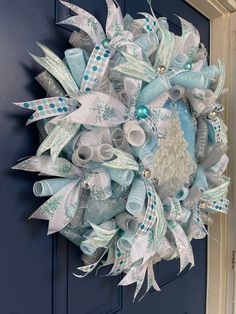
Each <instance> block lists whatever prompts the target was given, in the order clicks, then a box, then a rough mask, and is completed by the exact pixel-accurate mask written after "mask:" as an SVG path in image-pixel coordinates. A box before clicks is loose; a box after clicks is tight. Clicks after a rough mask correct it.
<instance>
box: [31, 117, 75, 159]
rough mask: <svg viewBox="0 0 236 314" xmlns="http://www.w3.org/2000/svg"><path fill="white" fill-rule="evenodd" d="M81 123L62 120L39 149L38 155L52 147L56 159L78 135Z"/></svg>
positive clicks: (53, 156) (53, 157)
mask: <svg viewBox="0 0 236 314" xmlns="http://www.w3.org/2000/svg"><path fill="white" fill-rule="evenodd" d="M79 128H80V125H78V124H75V123H70V122H68V121H66V120H62V121H60V122H59V123H58V125H56V126H55V127H54V129H53V130H52V131H51V133H49V134H48V136H47V137H46V138H45V140H44V141H43V142H42V143H41V145H40V146H39V148H38V150H37V156H40V155H42V154H43V153H44V152H45V151H47V150H48V149H50V151H51V157H52V160H53V161H55V160H56V159H57V157H58V156H59V154H60V152H61V150H62V149H63V148H64V147H65V146H66V144H68V143H69V141H70V140H71V139H72V138H73V137H74V136H75V135H76V133H77V132H78V130H79Z"/></svg>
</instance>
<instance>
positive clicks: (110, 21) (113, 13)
mask: <svg viewBox="0 0 236 314" xmlns="http://www.w3.org/2000/svg"><path fill="white" fill-rule="evenodd" d="M106 3H107V9H108V14H107V21H106V34H107V37H108V38H113V37H115V36H118V35H122V31H124V19H123V14H122V12H121V9H120V6H119V4H118V2H117V1H113V0H106Z"/></svg>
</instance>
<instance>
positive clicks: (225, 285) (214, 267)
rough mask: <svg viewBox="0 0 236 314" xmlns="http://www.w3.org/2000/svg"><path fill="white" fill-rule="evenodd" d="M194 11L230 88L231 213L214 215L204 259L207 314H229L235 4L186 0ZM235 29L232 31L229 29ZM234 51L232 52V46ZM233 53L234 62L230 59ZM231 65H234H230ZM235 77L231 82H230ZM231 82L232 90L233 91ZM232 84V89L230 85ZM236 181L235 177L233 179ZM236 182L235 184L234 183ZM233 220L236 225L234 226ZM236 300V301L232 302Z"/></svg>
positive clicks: (235, 155) (234, 235) (225, 100)
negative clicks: (205, 22) (202, 19)
mask: <svg viewBox="0 0 236 314" xmlns="http://www.w3.org/2000/svg"><path fill="white" fill-rule="evenodd" d="M185 1H186V2H187V3H189V4H190V5H191V6H193V7H194V8H195V9H196V10H197V11H199V12H200V13H202V14H203V15H204V16H206V17H207V18H209V20H210V60H211V62H212V63H214V64H217V59H218V58H221V59H222V60H224V62H225V65H226V86H227V87H229V88H230V87H232V88H231V89H230V93H228V94H226V95H225V96H224V97H222V101H221V102H222V104H223V105H224V106H225V111H224V118H225V121H226V124H227V125H228V127H229V134H228V138H229V143H231V145H229V157H230V164H229V170H228V172H229V173H230V174H231V188H230V192H229V198H230V203H231V205H230V211H229V214H228V215H227V216H226V215H224V214H219V215H215V216H214V223H213V225H212V226H210V227H209V234H210V237H208V248H207V251H208V252H207V253H208V255H207V256H208V258H207V289H206V313H207V314H226V313H227V314H232V313H235V312H234V309H233V303H234V302H233V300H234V297H233V294H234V291H235V290H234V286H233V285H234V280H233V278H234V276H233V275H234V273H233V270H232V251H233V250H235V249H236V246H235V240H233V239H236V232H235V231H234V230H235V229H236V208H235V207H234V193H233V190H234V187H233V186H234V181H235V179H236V174H235V171H234V169H235V167H234V159H236V149H235V148H234V147H233V146H235V145H232V144H233V133H234V132H233V131H235V126H234V121H235V119H236V109H235V108H234V106H233V105H234V104H233V99H236V77H235V74H233V70H232V68H233V67H234V68H235V67H236V23H235V22H234V24H235V25H234V28H232V26H233V19H234V18H235V19H236V13H232V12H234V11H236V1H235V0H201V1H199V0H185ZM233 29H235V32H233V31H232V30H233ZM233 34H234V47H235V48H234V49H231V47H232V44H233V41H232V40H233V37H232V35H233ZM233 50H234V51H235V53H234V60H233ZM233 63H234V64H233ZM233 75H234V79H233ZM233 83H234V84H235V87H234V88H233ZM230 85H231V86H230ZM233 176H234V177H235V178H234V177H233ZM235 182H236V181H235ZM234 221H235V223H234ZM235 301H236V300H235Z"/></svg>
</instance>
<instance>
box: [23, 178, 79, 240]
mask: <svg viewBox="0 0 236 314" xmlns="http://www.w3.org/2000/svg"><path fill="white" fill-rule="evenodd" d="M80 193H81V188H80V183H79V181H78V180H73V181H72V182H71V183H69V184H67V185H66V186H65V187H63V188H62V189H61V190H60V191H59V192H57V193H56V194H54V195H53V196H52V197H50V198H49V199H48V200H47V201H46V202H45V203H44V204H43V205H41V206H40V207H39V208H38V209H37V210H36V211H35V212H34V213H33V214H32V215H31V216H30V217H29V219H31V218H35V219H43V220H49V227H48V235H50V234H52V233H55V232H58V231H60V230H62V229H63V228H64V227H65V226H66V225H67V224H68V223H69V222H70V220H71V219H72V218H73V216H74V214H75V212H76V210H77V208H78V204H79V201H78V200H79V196H80Z"/></svg>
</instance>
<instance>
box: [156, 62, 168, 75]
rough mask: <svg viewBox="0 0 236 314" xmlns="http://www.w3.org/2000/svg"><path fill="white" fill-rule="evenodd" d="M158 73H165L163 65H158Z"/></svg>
mask: <svg viewBox="0 0 236 314" xmlns="http://www.w3.org/2000/svg"><path fill="white" fill-rule="evenodd" d="M158 72H159V73H160V74H164V73H165V72H166V67H165V66H164V65H162V64H161V65H159V67H158Z"/></svg>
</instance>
